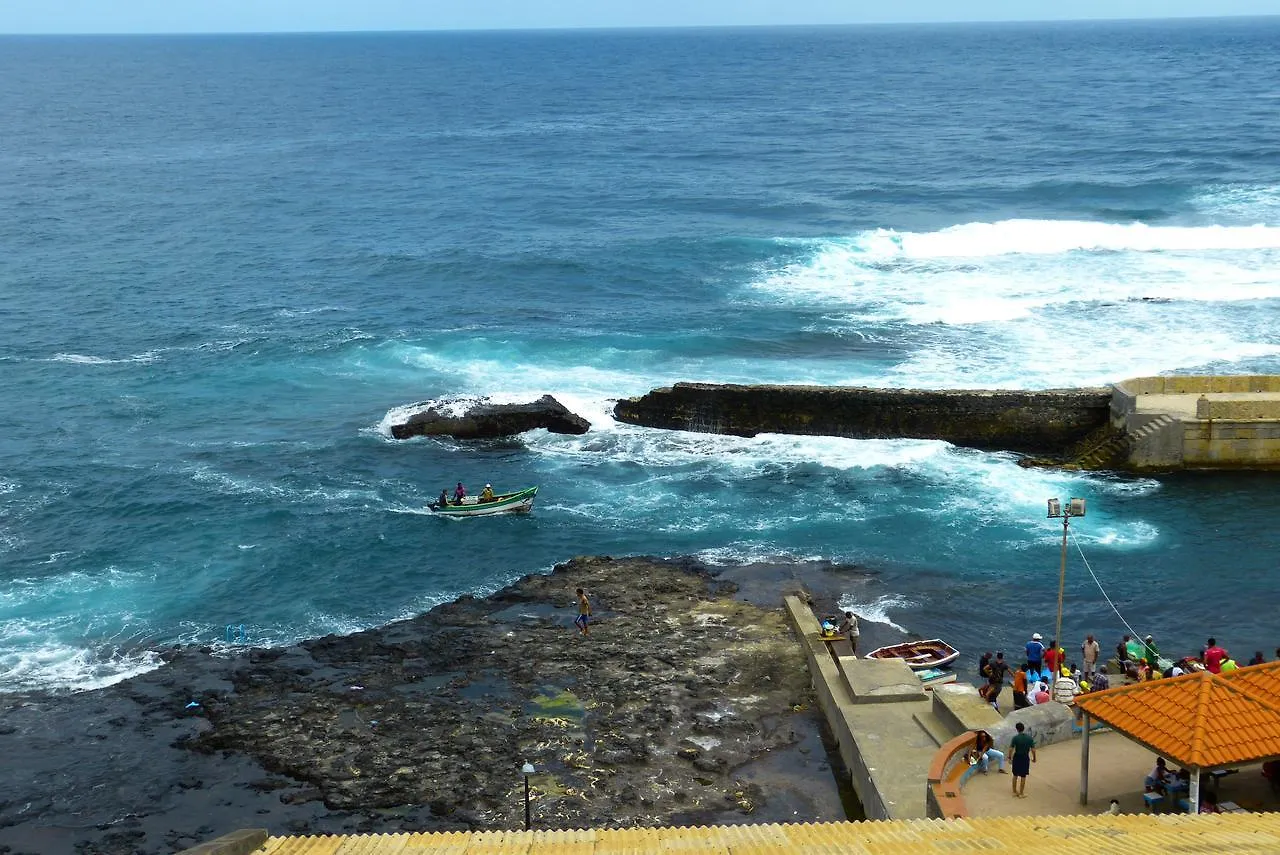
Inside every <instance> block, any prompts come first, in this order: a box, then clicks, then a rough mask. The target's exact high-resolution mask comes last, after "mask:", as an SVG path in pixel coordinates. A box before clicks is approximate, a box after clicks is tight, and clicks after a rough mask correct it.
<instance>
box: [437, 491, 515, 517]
mask: <svg viewBox="0 0 1280 855" xmlns="http://www.w3.org/2000/svg"><path fill="white" fill-rule="evenodd" d="M536 495H538V488H537V487H529V488H527V489H524V490H517V491H516V492H514V493H503V494H502V495H499V496H494V497H493V501H491V502H482V501H480V498H479V497H478V496H468V497H467V498H465V499H463V500H462V504H461V505H444V506H441V505H440V504H439V503H438V502H432V503H431V504H430V505H428V506H427V507H428V508H430V509H431V510H432V512H434V513H435V514H437V515H438V516H442V517H489V516H494V515H495V514H527V513H529V511H531V510H532V509H533V499H534V496H536Z"/></svg>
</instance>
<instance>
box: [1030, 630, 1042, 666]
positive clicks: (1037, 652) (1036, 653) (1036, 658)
mask: <svg viewBox="0 0 1280 855" xmlns="http://www.w3.org/2000/svg"><path fill="white" fill-rule="evenodd" d="M1043 666H1044V642H1042V641H1041V640H1040V633H1038V632H1033V633H1031V640H1030V641H1028V642H1027V671H1028V672H1030V671H1035V672H1036V673H1037V674H1038V673H1040V671H1041V670H1042V669H1043Z"/></svg>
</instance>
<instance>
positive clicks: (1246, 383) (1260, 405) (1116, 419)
mask: <svg viewBox="0 0 1280 855" xmlns="http://www.w3.org/2000/svg"><path fill="white" fill-rule="evenodd" d="M1111 424H1112V426H1113V427H1114V428H1116V429H1118V430H1121V431H1123V433H1124V435H1125V438H1126V441H1127V445H1128V449H1127V451H1128V454H1127V463H1128V468H1131V469H1136V470H1170V469H1280V376H1277V375H1240V376H1175V377H1139V378H1136V379H1133V380H1125V381H1124V382H1122V383H1117V384H1116V385H1115V388H1114V391H1113V393H1112V399H1111Z"/></svg>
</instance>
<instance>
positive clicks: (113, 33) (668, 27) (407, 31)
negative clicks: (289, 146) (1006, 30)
mask: <svg viewBox="0 0 1280 855" xmlns="http://www.w3.org/2000/svg"><path fill="white" fill-rule="evenodd" d="M1273 18H1274V19H1280V13H1273V14H1263V15H1256V14H1228V15H1165V16H1146V17H1132V16H1124V17H1114V18H1113V17H1097V18H975V19H968V20H963V21H960V20H927V21H850V22H845V23H786V24H631V25H628V24H618V25H603V26H602V25H582V26H572V25H570V26H559V25H556V26H534V27H524V26H521V27H504V26H495V27H437V28H433V29H421V28H416V27H406V28H404V29H384V28H376V27H370V28H367V29H332V30H325V29H317V30H285V29H280V30H130V31H126V30H86V31H71V30H68V31H65V32H62V31H55V32H50V31H36V30H22V31H14V32H9V31H0V38H5V37H13V36H20V37H37V38H38V37H76V38H83V37H99V36H105V37H120V36H320V35H325V36H334V35H414V34H427V33H577V32H631V31H651V32H653V31H672V30H780V29H848V28H854V27H868V28H871V27H938V26H968V25H974V24H1096V23H1113V24H1120V23H1157V22H1161V21H1227V20H1249V19H1252V20H1259V19H1273Z"/></svg>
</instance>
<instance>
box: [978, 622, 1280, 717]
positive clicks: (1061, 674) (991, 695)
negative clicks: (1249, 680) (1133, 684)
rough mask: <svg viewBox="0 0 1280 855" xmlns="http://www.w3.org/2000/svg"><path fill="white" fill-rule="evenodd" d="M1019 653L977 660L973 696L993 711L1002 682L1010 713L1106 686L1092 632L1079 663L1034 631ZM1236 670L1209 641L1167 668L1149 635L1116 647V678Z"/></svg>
mask: <svg viewBox="0 0 1280 855" xmlns="http://www.w3.org/2000/svg"><path fill="white" fill-rule="evenodd" d="M1024 653H1025V654H1026V655H1025V657H1024V659H1023V660H1022V661H1020V662H1018V663H1017V664H1016V665H1011V664H1010V663H1009V662H1008V661H1006V659H1005V655H1004V652H1003V651H997V652H996V653H994V654H992V653H991V652H990V651H987V652H986V653H984V654H983V655H982V658H981V659H980V660H979V662H978V673H979V675H980V676H981V678H982V680H983V683H982V685H981V686H980V687H979V689H978V693H979V694H980V695H981V696H982V698H983V700H985V701H986V702H987V703H989V704H991V705H992V706H993V707H994V708H995V709H996V711H997V712H998V711H999V710H1000V693H1001V692H1002V691H1003V689H1004V686H1005V680H1006V678H1009V679H1010V680H1011V682H1012V689H1013V708H1014V709H1015V710H1017V709H1023V708H1025V707H1030V706H1034V705H1036V704H1042V703H1045V702H1047V701H1050V700H1052V701H1057V702H1059V703H1063V704H1071V703H1072V702H1073V701H1074V699H1075V697H1076V696H1077V695H1080V694H1083V693H1086V692H1099V691H1102V690H1103V689H1109V688H1111V675H1110V674H1108V670H1109V666H1108V665H1107V664H1105V663H1102V662H1101V658H1102V645H1101V644H1100V643H1099V642H1098V640H1097V639H1096V638H1095V637H1094V636H1093V635H1092V634H1090V635H1087V636H1086V637H1085V639H1084V641H1083V642H1081V644H1080V656H1079V659H1072V660H1068V657H1067V650H1066V648H1065V647H1062V646H1060V645H1059V644H1058V642H1057V640H1056V639H1051V640H1050V641H1049V643H1048V644H1045V642H1044V638H1043V636H1041V635H1040V633H1038V632H1036V633H1032V635H1031V639H1030V640H1029V641H1028V642H1027V643H1026V646H1025V648H1024ZM1276 658H1277V659H1280V648H1276ZM1166 661H1167V660H1166ZM1265 661H1266V657H1265V656H1263V654H1262V651H1260V650H1259V651H1257V652H1255V653H1254V655H1253V657H1252V658H1251V659H1250V660H1249V663H1248V664H1249V665H1260V664H1262V663H1264V662H1265ZM1238 667H1240V666H1239V665H1238V664H1237V663H1236V661H1235V660H1234V659H1232V658H1231V655H1230V654H1229V653H1228V652H1227V650H1226V649H1225V648H1223V647H1221V646H1219V645H1218V642H1217V639H1214V638H1210V639H1209V640H1208V643H1207V644H1206V645H1205V647H1204V649H1203V650H1201V651H1200V653H1199V655H1198V656H1184V657H1182V658H1180V659H1177V660H1174V661H1171V662H1168V664H1167V665H1166V664H1163V663H1162V660H1161V659H1160V649H1159V647H1158V646H1157V645H1156V641H1155V638H1154V637H1152V636H1150V635H1148V636H1146V637H1145V638H1143V639H1142V640H1141V641H1138V640H1136V639H1135V638H1134V637H1133V636H1130V635H1126V636H1124V638H1122V639H1121V640H1120V643H1119V644H1117V645H1116V648H1115V665H1114V669H1115V673H1116V676H1118V677H1124V678H1128V679H1129V680H1132V681H1142V680H1155V679H1159V678H1161V677H1179V676H1182V675H1183V674H1189V673H1193V672H1196V671H1209V672H1210V673H1213V674H1219V673H1230V672H1231V671H1234V670H1235V669H1236V668H1238Z"/></svg>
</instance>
